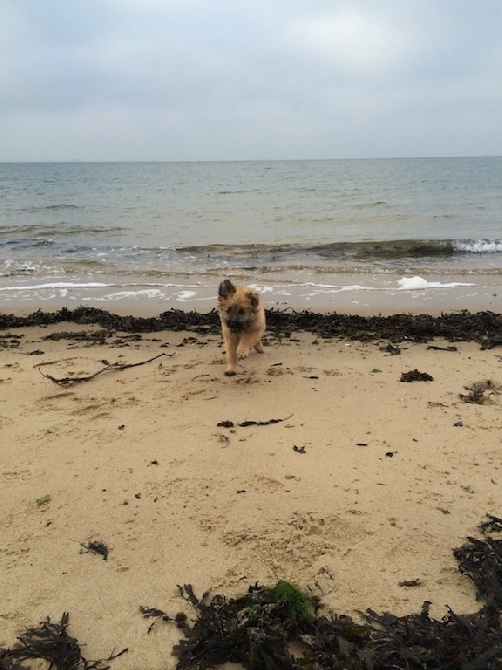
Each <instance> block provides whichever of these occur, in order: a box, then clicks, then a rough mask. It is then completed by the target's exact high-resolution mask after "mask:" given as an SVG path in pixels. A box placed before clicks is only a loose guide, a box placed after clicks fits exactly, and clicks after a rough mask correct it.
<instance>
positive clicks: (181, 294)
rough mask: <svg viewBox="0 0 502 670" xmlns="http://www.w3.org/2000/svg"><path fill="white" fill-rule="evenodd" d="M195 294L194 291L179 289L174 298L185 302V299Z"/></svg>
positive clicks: (189, 298) (193, 296)
mask: <svg viewBox="0 0 502 670" xmlns="http://www.w3.org/2000/svg"><path fill="white" fill-rule="evenodd" d="M196 295H197V293H195V291H180V292H179V293H178V295H177V296H176V300H179V301H180V302H185V301H187V300H191V299H192V298H195V296H196Z"/></svg>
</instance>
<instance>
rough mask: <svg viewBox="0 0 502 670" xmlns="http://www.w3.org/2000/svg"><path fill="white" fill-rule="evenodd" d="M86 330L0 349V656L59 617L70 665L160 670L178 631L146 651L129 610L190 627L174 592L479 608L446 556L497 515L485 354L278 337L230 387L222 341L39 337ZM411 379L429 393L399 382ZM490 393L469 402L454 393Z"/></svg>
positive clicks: (142, 622) (495, 397) (500, 417)
mask: <svg viewBox="0 0 502 670" xmlns="http://www.w3.org/2000/svg"><path fill="white" fill-rule="evenodd" d="M95 329H96V327H95V326H86V327H82V326H76V325H74V324H57V325H55V326H50V327H47V328H37V327H33V328H21V329H16V330H12V331H11V332H10V334H8V333H5V332H2V333H0V336H1V340H0V343H1V344H0V346H1V348H0V356H1V358H0V430H1V463H0V477H1V480H0V481H1V486H0V515H1V529H2V542H1V545H0V602H1V603H2V607H1V611H0V621H1V625H0V647H2V646H4V647H5V646H6V647H10V646H12V645H13V644H14V642H15V640H16V636H17V635H19V634H21V633H23V632H24V631H25V630H26V628H27V627H29V626H33V625H37V624H38V623H39V622H40V621H42V620H43V619H45V618H46V617H47V616H49V617H51V619H52V620H57V621H59V619H60V617H61V615H62V613H63V612H65V611H67V612H69V613H70V628H69V632H70V633H71V634H72V635H74V636H75V637H76V638H77V639H78V640H79V642H80V643H81V644H82V645H85V647H84V655H85V656H86V658H89V659H97V658H103V657H106V656H108V655H109V654H110V653H112V651H119V650H121V649H123V648H124V647H127V648H128V650H129V651H128V652H127V653H126V654H124V655H123V656H121V657H120V658H117V659H116V660H114V661H111V665H112V668H114V669H117V670H132V669H139V668H142V669H143V670H145V669H148V670H157V669H158V670H160V669H161V668H162V669H165V668H173V667H174V666H175V663H176V661H175V659H174V658H173V657H172V656H170V651H171V648H172V645H173V644H174V643H175V642H176V641H177V640H178V639H179V637H180V635H179V631H178V630H177V629H176V628H175V627H174V626H172V625H170V624H167V623H164V622H159V623H157V624H156V625H155V626H154V628H153V630H152V631H151V633H150V634H148V633H147V631H148V627H149V625H150V623H151V621H149V620H146V619H144V618H143V617H142V615H141V613H140V606H146V607H157V608H160V609H162V610H164V611H166V612H169V613H171V614H175V613H176V612H178V611H185V612H186V613H187V614H189V615H190V616H192V615H193V612H192V611H191V610H190V607H189V606H188V605H187V604H186V603H185V602H184V601H183V600H182V599H181V598H180V596H179V594H178V591H177V585H178V584H185V583H191V584H192V585H193V587H194V589H195V591H196V593H199V594H202V592H203V591H205V590H206V589H209V588H211V589H212V592H213V593H224V594H226V595H231V594H241V593H244V592H245V591H246V590H247V587H248V586H249V585H250V584H253V583H255V582H256V581H258V582H261V583H265V584H271V583H275V581H276V580H278V579H287V580H291V581H293V582H295V583H296V584H298V585H300V586H301V587H302V588H304V589H309V590H310V591H311V592H312V593H315V594H316V595H320V597H321V599H322V602H323V603H324V604H325V607H326V609H325V610H324V611H325V612H326V611H328V610H329V609H330V608H331V609H332V610H333V611H334V612H336V613H339V614H350V615H353V616H357V612H358V611H360V610H362V611H364V610H365V609H366V608H367V607H371V608H373V609H375V610H377V611H384V610H390V611H392V612H393V613H394V614H407V613H411V612H416V611H418V610H419V609H420V607H421V606H422V603H423V601H424V600H430V601H432V603H433V605H432V608H431V615H432V616H435V617H438V618H439V617H441V616H443V614H444V613H445V611H446V607H447V606H449V607H452V608H453V609H454V611H456V612H458V613H462V612H472V611H475V610H477V609H479V606H480V605H479V603H478V602H476V600H475V596H474V589H473V586H472V584H471V582H470V580H469V579H468V578H467V577H466V576H462V575H461V574H460V573H459V571H458V569H457V564H456V561H455V559H454V557H453V553H452V550H453V548H455V547H457V546H460V545H461V544H463V543H464V542H465V540H466V538H467V537H468V536H469V535H477V533H478V531H477V526H478V524H479V523H480V522H481V521H483V520H484V518H485V516H484V515H485V513H487V512H488V513H492V514H498V515H500V513H501V509H500V501H501V499H502V496H501V484H502V471H501V467H502V463H501V460H502V459H501V453H502V452H501V436H502V430H501V429H502V412H501V404H502V393H500V392H499V391H497V388H500V386H501V385H502V356H501V353H502V352H501V350H500V347H495V348H493V349H490V350H485V351H483V350H481V348H480V345H479V344H478V343H473V342H457V343H455V346H456V347H457V351H447V350H445V349H439V350H437V349H428V347H427V344H413V343H404V344H401V354H400V355H390V354H389V353H388V352H386V351H385V350H384V349H383V348H382V347H383V346H384V345H385V344H386V343H385V342H374V343H358V342H348V341H343V340H335V341H333V340H330V341H325V340H316V338H315V337H314V336H313V335H311V334H309V333H300V334H296V333H295V334H293V336H292V338H291V339H289V340H288V339H286V340H283V341H277V340H275V339H270V340H269V342H268V344H269V346H267V347H266V350H265V354H264V355H258V354H253V355H252V356H250V357H249V358H248V359H247V360H246V361H244V362H243V363H242V365H241V366H240V369H239V374H238V375H237V376H236V377H234V378H228V377H225V376H224V375H223V370H224V362H223V350H222V348H221V341H220V337H219V336H214V335H207V336H201V335H194V333H172V332H161V333H155V334H146V335H143V336H142V337H141V338H140V339H135V338H134V337H131V336H126V337H123V336H121V334H120V333H117V334H115V335H114V336H112V337H110V338H109V339H108V340H107V341H106V343H105V344H91V343H89V342H88V341H85V340H84V341H78V340H77V339H63V340H57V341H50V340H46V339H44V338H45V337H46V336H47V335H49V334H51V333H58V332H59V333H60V332H62V331H75V332H81V331H82V330H85V331H86V332H91V331H93V330H95ZM6 335H8V336H7V337H6ZM18 336H20V337H18ZM433 344H434V345H436V346H439V347H446V346H449V345H451V343H449V342H442V341H441V340H436V341H435V342H434V343H433ZM154 357H157V358H154ZM153 358H154V360H151V361H150V362H145V361H149V360H150V359H153ZM116 363H120V364H133V363H144V364H142V365H138V366H135V367H128V368H125V369H116V367H115V364H116ZM107 365H108V366H109V368H111V369H108V370H107V371H106V372H103V373H102V374H99V375H98V376H96V377H95V378H93V379H92V380H89V381H85V382H79V383H75V384H73V385H70V386H66V387H65V386H61V385H58V384H56V383H55V382H54V381H52V380H51V379H50V376H52V377H54V378H57V379H61V378H65V377H79V376H80V377H81V376H86V375H92V374H94V373H96V372H98V371H100V370H102V369H103V368H104V367H106V366H107ZM415 368H416V369H418V370H419V371H421V372H427V373H428V374H429V375H431V376H432V377H433V381H430V382H413V383H403V382H400V376H401V373H403V372H406V371H409V370H413V369H415ZM488 379H490V380H491V381H492V382H493V386H494V388H492V390H489V391H487V392H486V393H485V397H486V398H487V401H486V402H485V403H484V404H476V403H466V402H464V401H463V400H462V399H461V398H460V394H467V393H468V391H466V390H465V387H466V386H468V387H469V386H472V385H473V384H475V383H477V382H481V381H483V380H488ZM272 419H273V420H277V421H275V422H273V423H268V422H269V421H270V420H272ZM223 421H231V422H233V423H234V426H233V427H224V426H219V425H218V424H219V423H220V422H223ZM246 421H255V422H263V425H248V426H239V425H238V424H239V423H243V422H246ZM92 541H101V542H103V543H105V544H106V545H107V547H108V549H109V555H108V559H107V560H103V557H102V556H100V555H98V554H96V553H92V552H86V551H85V549H84V547H85V545H87V544H88V543H89V542H92ZM413 580H419V585H418V586H414V587H407V586H403V585H400V583H402V582H404V581H413Z"/></svg>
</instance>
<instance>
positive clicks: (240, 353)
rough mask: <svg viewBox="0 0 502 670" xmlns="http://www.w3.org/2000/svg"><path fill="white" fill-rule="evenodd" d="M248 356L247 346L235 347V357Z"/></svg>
mask: <svg viewBox="0 0 502 670" xmlns="http://www.w3.org/2000/svg"><path fill="white" fill-rule="evenodd" d="M248 356H249V347H237V358H247V357H248Z"/></svg>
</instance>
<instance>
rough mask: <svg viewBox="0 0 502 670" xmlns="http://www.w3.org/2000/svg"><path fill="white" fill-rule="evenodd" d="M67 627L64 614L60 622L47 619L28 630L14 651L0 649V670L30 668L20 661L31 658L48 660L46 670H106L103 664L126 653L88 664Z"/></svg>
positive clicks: (106, 667) (20, 637)
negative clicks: (53, 669)
mask: <svg viewBox="0 0 502 670" xmlns="http://www.w3.org/2000/svg"><path fill="white" fill-rule="evenodd" d="M68 624H69V615H68V612H65V613H64V614H63V616H62V617H61V621H60V622H59V623H55V622H52V621H51V620H50V619H47V620H46V621H42V622H41V624H40V626H39V627H38V628H29V629H28V630H27V631H26V633H24V634H23V635H20V636H19V638H18V639H19V645H18V646H17V647H16V648H14V649H0V670H27V668H29V667H30V665H24V663H23V662H24V661H28V662H29V661H31V660H34V659H42V660H44V661H47V663H48V665H47V667H48V670H51V669H52V668H55V669H56V670H108V668H109V667H110V666H109V665H106V664H105V662H107V661H111V660H113V659H114V658H117V657H118V656H122V654H124V653H126V651H127V649H123V650H122V651H121V652H119V653H118V654H112V655H111V656H109V657H108V658H106V659H104V661H103V660H99V661H88V660H87V659H85V658H84V657H83V656H82V651H81V649H80V645H79V643H78V641H77V640H76V639H75V638H74V637H72V636H71V635H69V634H68V632H67V628H68ZM37 667H38V666H37Z"/></svg>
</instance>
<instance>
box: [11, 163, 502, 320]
mask: <svg viewBox="0 0 502 670" xmlns="http://www.w3.org/2000/svg"><path fill="white" fill-rule="evenodd" d="M225 278H229V279H231V280H232V281H234V283H245V284H248V285H251V286H253V287H254V288H256V290H258V291H260V293H261V294H262V296H263V299H264V301H265V303H266V305H267V307H269V308H273V309H294V310H303V309H311V310H320V311H336V312H352V313H357V312H368V311H371V312H381V313H389V312H393V311H394V312H395V311H396V310H397V311H399V312H419V311H425V312H438V311H448V310H463V309H468V310H471V311H472V310H486V309H488V310H491V311H496V312H498V311H500V307H501V305H502V157H499V156H489V157H479V158H473V157H469V158H401V159H395V158H392V159H368V160H363V159H357V160H290V161H240V162H186V163H183V162H161V163H156V162H151V163H150V162H148V163H135V162H126V163H79V162H72V163H3V164H1V163H0V310H2V311H3V312H12V313H14V312H19V311H23V312H34V311H37V310H39V309H41V310H44V311H50V310H57V309H60V308H61V307H69V308H74V307H77V306H80V305H89V306H94V307H99V308H102V309H105V310H108V311H111V312H117V313H133V314H137V315H143V314H144V315H146V314H148V315H155V314H160V313H162V312H164V311H167V310H169V309H183V310H192V309H193V310H198V311H203V310H204V311H206V310H207V311H208V310H210V309H212V308H213V307H214V306H215V299H216V295H217V289H218V284H219V282H220V281H221V280H222V279H225Z"/></svg>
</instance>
